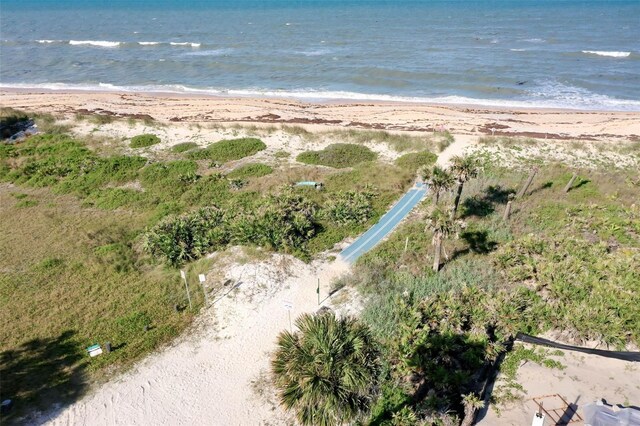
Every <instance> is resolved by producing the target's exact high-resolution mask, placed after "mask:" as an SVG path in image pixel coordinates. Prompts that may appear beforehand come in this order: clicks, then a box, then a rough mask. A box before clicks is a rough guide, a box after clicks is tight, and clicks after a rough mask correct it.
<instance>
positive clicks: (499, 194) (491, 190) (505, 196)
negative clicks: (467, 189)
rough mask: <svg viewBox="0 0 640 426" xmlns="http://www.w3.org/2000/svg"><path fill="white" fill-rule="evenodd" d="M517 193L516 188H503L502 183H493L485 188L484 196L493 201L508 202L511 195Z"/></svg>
mask: <svg viewBox="0 0 640 426" xmlns="http://www.w3.org/2000/svg"><path fill="white" fill-rule="evenodd" d="M515 193H516V191H515V189H511V188H503V187H502V186H501V185H491V186H489V187H488V188H487V189H485V190H484V194H485V195H484V197H485V198H486V199H487V201H490V202H492V203H498V204H507V201H509V196H510V195H511V194H515Z"/></svg>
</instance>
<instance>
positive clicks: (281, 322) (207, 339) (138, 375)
mask: <svg viewBox="0 0 640 426" xmlns="http://www.w3.org/2000/svg"><path fill="white" fill-rule="evenodd" d="M283 265H284V266H283ZM346 270H347V265H346V264H343V263H339V262H338V261H334V262H330V263H326V262H325V263H319V262H316V263H313V264H311V265H306V264H304V263H302V262H300V261H298V260H296V259H293V258H290V257H285V256H281V255H274V256H272V257H271V258H270V259H269V260H267V261H265V262H260V263H257V264H255V263H254V264H246V265H233V266H232V267H231V268H228V269H227V272H226V277H227V278H230V279H232V280H234V282H235V283H239V286H238V287H237V289H236V290H234V291H231V292H230V293H229V294H228V295H227V296H224V297H222V298H221V299H220V300H219V301H218V302H217V303H216V304H215V306H214V307H213V308H209V309H208V311H207V312H206V313H205V315H202V317H201V319H200V324H198V326H197V327H194V330H192V331H190V332H187V333H186V334H185V336H184V337H183V338H182V340H181V341H179V342H178V343H176V344H175V345H174V346H172V347H170V348H166V349H164V350H162V351H161V352H160V353H157V354H155V355H152V356H150V357H148V358H147V359H146V360H144V361H143V362H141V364H140V365H138V366H137V367H136V368H135V369H134V370H133V371H132V372H129V373H127V374H125V375H124V376H122V377H120V378H119V379H116V380H114V381H111V382H109V383H107V384H105V385H103V386H101V387H99V388H98V389H96V390H95V392H94V393H92V394H90V395H88V396H86V397H85V398H83V399H82V400H80V401H77V402H75V403H74V404H72V405H70V406H68V407H65V408H62V409H58V410H56V411H54V412H50V413H45V414H42V415H41V417H40V418H39V419H34V420H30V421H29V423H32V422H35V423H45V424H52V425H71V424H73V425H85V424H87V425H88V424H91V425H142V424H144V425H187V424H188V425H247V424H252V425H257V424H285V423H287V420H286V416H285V415H284V413H282V411H281V410H280V409H279V408H277V406H275V405H274V404H272V403H269V401H267V400H265V399H263V398H261V397H259V396H258V393H257V392H256V390H255V389H256V385H254V383H253V382H256V381H258V382H260V378H261V376H262V378H264V377H265V376H266V372H267V371H268V369H269V359H270V355H269V354H270V352H271V351H272V350H273V349H274V343H275V339H276V336H277V334H278V333H279V332H280V331H281V330H283V329H285V328H288V327H289V317H288V312H287V310H286V309H285V307H284V303H283V301H285V300H287V301H290V302H292V304H293V310H292V312H291V314H292V315H291V316H292V318H293V319H295V317H296V316H297V315H299V314H301V313H303V312H314V311H316V310H317V309H318V305H317V295H316V285H317V278H318V277H319V278H320V280H321V281H320V282H321V286H322V289H321V296H322V297H326V294H327V292H328V291H329V285H330V281H331V279H332V278H334V277H337V276H339V275H341V274H342V273H344V272H345V271H346ZM291 274H292V275H291ZM263 381H264V380H263ZM257 388H258V389H259V388H260V386H259V385H258V386H257ZM265 393H267V394H271V393H272V392H271V391H268V392H265Z"/></svg>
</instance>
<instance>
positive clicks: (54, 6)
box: [0, 0, 640, 110]
mask: <svg viewBox="0 0 640 426" xmlns="http://www.w3.org/2000/svg"><path fill="white" fill-rule="evenodd" d="M0 31H1V32H0V40H1V41H0V85H1V86H5V87H7V86H14V87H27V86H28V87H47V88H56V87H60V88H62V87H76V88H88V89H98V90H116V89H118V90H136V91H174V92H196V93H211V94H230V95H248V96H251V95H267V96H288V97H297V98H303V99H381V100H384V99H394V100H409V101H430V102H443V103H476V104H486V105H505V106H509V105H511V106H542V107H566V108H580V109H608V110H640V1H593V0H592V1H544V0H538V1H530V0H503V1H429V0H422V1H402V0H397V1H393V2H390V1H375V0H367V1H365V0H362V1H332V0H322V1H311V0H307V1H295V2H294V1H281V0H278V1H276V0H263V1H248V0H236V1H190V2H189V1H179V0H156V1H147V0H139V1H124V0H111V1H99V0H94V1H90V0H82V1H81V0H2V2H1V4H0Z"/></svg>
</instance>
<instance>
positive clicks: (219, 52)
mask: <svg viewBox="0 0 640 426" xmlns="http://www.w3.org/2000/svg"><path fill="white" fill-rule="evenodd" d="M232 51H233V49H212V50H199V51H197V52H188V53H185V54H184V56H224V55H228V54H229V53H231V52H232Z"/></svg>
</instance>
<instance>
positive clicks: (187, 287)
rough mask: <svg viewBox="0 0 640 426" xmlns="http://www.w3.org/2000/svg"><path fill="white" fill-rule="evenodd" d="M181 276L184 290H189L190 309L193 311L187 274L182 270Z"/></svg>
mask: <svg viewBox="0 0 640 426" xmlns="http://www.w3.org/2000/svg"><path fill="white" fill-rule="evenodd" d="M180 276H181V277H182V280H183V281H184V288H185V289H186V290H187V299H189V309H193V305H192V304H191V294H190V293H189V285H188V284H187V274H186V273H185V272H184V271H182V270H181V271H180Z"/></svg>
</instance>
